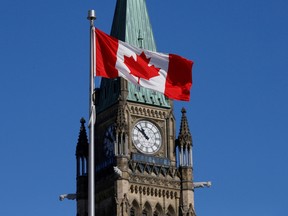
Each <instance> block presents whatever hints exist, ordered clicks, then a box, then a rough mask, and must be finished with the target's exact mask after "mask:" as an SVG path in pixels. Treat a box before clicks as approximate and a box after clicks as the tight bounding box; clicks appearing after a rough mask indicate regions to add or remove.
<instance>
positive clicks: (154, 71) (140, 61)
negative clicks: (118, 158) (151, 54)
mask: <svg viewBox="0 0 288 216" xmlns="http://www.w3.org/2000/svg"><path fill="white" fill-rule="evenodd" d="M150 59H151V58H147V57H146V55H145V53H144V52H142V53H141V54H140V55H136V61H135V60H134V58H133V56H130V57H127V56H124V63H125V64H126V65H127V67H128V68H129V69H130V73H131V74H133V75H134V76H136V77H138V81H137V82H138V84H139V82H140V78H143V79H146V80H149V79H150V78H152V77H155V76H159V70H160V68H156V67H155V66H154V65H151V66H149V65H148V64H149V62H150Z"/></svg>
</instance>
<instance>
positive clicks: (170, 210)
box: [166, 205, 176, 216]
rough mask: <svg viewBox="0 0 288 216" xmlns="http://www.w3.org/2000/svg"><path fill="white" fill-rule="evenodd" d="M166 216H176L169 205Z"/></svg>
mask: <svg viewBox="0 0 288 216" xmlns="http://www.w3.org/2000/svg"><path fill="white" fill-rule="evenodd" d="M166 216H176V212H175V210H174V208H173V207H172V206H171V205H169V207H168V209H167V214H166Z"/></svg>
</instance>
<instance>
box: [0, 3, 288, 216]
mask: <svg viewBox="0 0 288 216" xmlns="http://www.w3.org/2000/svg"><path fill="white" fill-rule="evenodd" d="M115 2H116V1H115V0H113V1H112V0H107V1H96V0H95V1H92V0H85V1H79V0H77V1H76V0H69V1H68V0H62V1H51V0H50V1H48V0H46V1H45V0H37V1H36V0H26V1H20V0H10V1H1V3H0V26H1V34H0V56H1V60H0V80H1V84H0V98H1V109H0V111H1V112H0V119H1V131H0V146H1V153H2V154H1V157H0V170H1V179H0V192H1V196H0V203H1V204H0V215H11V216H16V215H23V213H24V214H29V215H37V216H38V215H41V216H46V215H47V216H48V215H55V216H57V215H76V213H75V212H76V206H75V201H63V202H60V201H59V200H58V196H59V194H62V193H74V192H75V184H76V182H75V179H76V176H75V166H76V161H75V146H76V143H77V139H78V133H79V128H80V118H81V117H82V116H83V117H85V118H86V119H87V116H88V83H89V81H88V77H89V75H88V73H89V72H88V71H89V22H88V21H87V20H86V16H87V11H88V10H89V9H95V10H96V13H97V20H96V22H95V24H96V26H97V27H99V28H100V29H102V30H103V31H105V32H108V33H109V32H110V28H111V24H112V18H113V13H114V8H115ZM147 6H148V10H149V15H150V19H151V23H152V27H153V31H154V36H155V40H156V44H157V49H158V51H160V52H166V53H176V54H179V55H182V56H184V57H186V58H188V59H192V60H194V62H195V66H194V69H193V81H194V84H193V88H192V92H191V101H190V102H175V116H176V119H177V121H178V123H179V119H180V114H181V112H180V110H181V108H182V107H183V106H184V107H185V108H186V109H187V115H188V118H189V126H190V130H191V132H192V136H193V142H194V150H193V154H194V176H195V181H208V180H210V181H212V187H211V188H209V189H207V188H206V189H197V190H196V191H195V208H196V212H197V213H198V215H199V216H211V215H221V216H242V215H246V216H255V215H261V216H275V215H277V216H278V215H288V203H287V192H288V185H287V182H288V168H287V164H288V138H287V134H288V115H287V110H288V102H287V94H288V85H287V84H288V74H287V68H288V61H287V57H288V40H287V38H288V28H287V23H288V15H287V11H288V2H287V1H286V0H261V1H260V0H242V1H236V0H222V1H216V0H201V1H199V0H183V1H152V0H147ZM178 123H177V133H178V130H179V124H178Z"/></svg>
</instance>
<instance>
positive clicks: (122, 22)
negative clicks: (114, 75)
mask: <svg viewBox="0 0 288 216" xmlns="http://www.w3.org/2000/svg"><path fill="white" fill-rule="evenodd" d="M111 36H114V37H116V38H118V39H119V40H122V41H125V42H128V43H129V44H131V45H134V46H137V47H140V48H143V49H148V50H151V51H156V44H155V41H154V36H153V32H152V27H151V24H150V19H149V16H148V12H147V7H146V0H117V4H116V8H115V13H114V19H113V24H112V29H111ZM112 83H113V84H112ZM115 85H116V86H119V88H120V82H119V79H118V81H117V80H107V79H102V81H101V88H102V87H105V86H106V89H108V91H109V90H110V91H111V89H112V87H113V86H114V91H113V92H111V94H110V93H108V95H109V97H108V98H107V99H106V101H105V102H104V101H103V100H101V98H100V100H101V102H102V105H99V106H101V107H102V108H103V109H104V108H105V107H107V106H109V104H111V105H112V104H113V103H114V102H116V100H118V96H119V94H118V96H117V93H119V92H117V91H116V94H115ZM119 91H120V90H119ZM106 93H107V92H105V94H106ZM112 93H113V94H112ZM127 100H129V101H134V102H139V103H145V104H150V105H155V106H161V107H170V104H169V100H168V99H167V98H166V97H165V96H164V95H163V94H161V93H158V92H155V91H152V90H149V89H145V88H142V87H138V86H135V85H134V84H132V83H128V96H127ZM100 110H101V109H100Z"/></svg>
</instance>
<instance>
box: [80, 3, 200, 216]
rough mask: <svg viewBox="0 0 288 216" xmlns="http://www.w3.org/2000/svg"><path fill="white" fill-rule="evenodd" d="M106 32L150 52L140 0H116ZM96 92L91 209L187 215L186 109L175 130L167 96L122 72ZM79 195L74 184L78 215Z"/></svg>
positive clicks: (111, 214) (190, 197) (123, 214)
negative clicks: (124, 76)
mask: <svg viewBox="0 0 288 216" xmlns="http://www.w3.org/2000/svg"><path fill="white" fill-rule="evenodd" d="M111 36H114V37H116V38H118V39H119V40H122V41H126V42H128V43H130V44H131V45H134V46H138V47H141V48H144V49H148V50H151V51H156V45H155V41H154V36H153V32H152V28H151V24H150V20H149V16H148V13H147V8H146V1H145V0H117V4H116V9H115V14H114V20H113V25H112V29H111ZM95 98H96V100H95V104H96V112H97V118H96V125H95V181H96V182H95V202H96V203H95V208H96V209H95V212H96V214H97V215H101V216H105V215H107V216H116V215H117V216H138V215H147V216H160V215H169V216H179V215H185V216H186V215H193V216H194V215H195V212H194V186H193V167H192V137H191V134H190V131H189V127H188V121H187V118H186V111H185V109H182V119H181V126H180V132H179V134H176V129H175V117H174V114H173V101H172V100H170V99H168V98H166V97H165V96H164V95H163V94H161V93H158V92H155V91H152V90H149V89H145V88H142V87H139V86H135V85H133V84H131V83H129V82H127V81H126V80H124V79H122V78H117V79H106V78H102V80H101V84H100V87H99V88H97V89H96V90H95ZM82 125H83V124H82ZM79 179H80V178H79ZM83 182H85V181H83ZM83 182H82V183H83ZM82 188H84V189H85V188H86V189H87V187H85V186H83V187H82ZM78 193H79V194H80V193H81V194H86V193H83V192H81V191H79V190H77V204H78V205H77V215H78V216H84V215H85V214H83V213H82V212H85V211H84V210H83V208H85V207H83V206H81V203H84V204H85V205H86V202H85V201H83V196H81V199H80V197H78V195H79V194H78ZM80 210H81V211H80Z"/></svg>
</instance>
